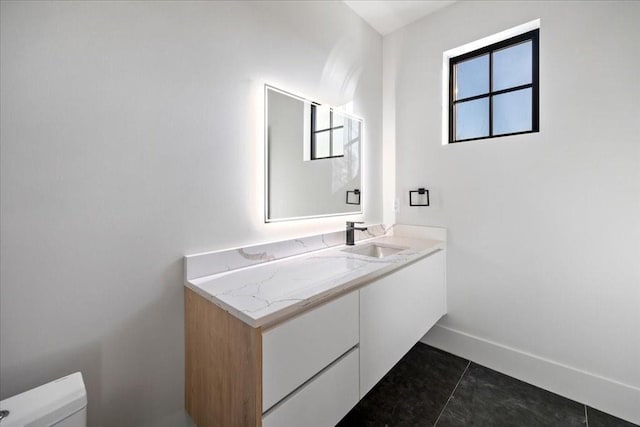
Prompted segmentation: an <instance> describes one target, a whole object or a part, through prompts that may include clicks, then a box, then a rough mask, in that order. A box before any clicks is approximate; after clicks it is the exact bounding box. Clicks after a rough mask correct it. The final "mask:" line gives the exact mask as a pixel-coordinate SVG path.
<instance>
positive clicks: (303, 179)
mask: <svg viewBox="0 0 640 427" xmlns="http://www.w3.org/2000/svg"><path fill="white" fill-rule="evenodd" d="M265 109H266V111H265V145H266V159H265V160H266V199H267V200H266V221H267V222H269V221H283V220H291V219H301V218H310V217H319V216H331V215H347V214H357V213H361V212H362V204H361V196H362V181H361V179H362V176H361V175H362V170H361V169H362V162H361V144H362V120H361V119H358V118H355V117H353V116H351V115H348V114H346V113H344V112H341V111H339V110H337V109H335V108H333V107H330V106H327V105H321V104H319V103H317V102H313V101H311V100H307V99H304V98H302V97H300V96H296V95H293V94H291V93H288V92H285V91H283V90H280V89H277V88H274V87H272V86H268V85H265Z"/></svg>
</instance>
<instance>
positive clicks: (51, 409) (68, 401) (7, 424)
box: [0, 372, 87, 427]
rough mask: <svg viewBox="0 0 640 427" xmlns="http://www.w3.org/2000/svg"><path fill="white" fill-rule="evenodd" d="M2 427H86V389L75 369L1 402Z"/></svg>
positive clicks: (0, 416) (0, 424)
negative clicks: (72, 372)
mask: <svg viewBox="0 0 640 427" xmlns="http://www.w3.org/2000/svg"><path fill="white" fill-rule="evenodd" d="M0 414H1V415H0V427H49V426H55V427H86V426H87V392H86V390H85V388H84V381H83V380H82V374H81V373H80V372H76V373H74V374H71V375H67V376H66V377H62V378H60V379H57V380H55V381H52V382H50V383H47V384H44V385H41V386H40V387H36V388H34V389H31V390H28V391H25V392H24V393H20V394H18V395H15V396H13V397H10V398H8V399H5V400H2V401H0Z"/></svg>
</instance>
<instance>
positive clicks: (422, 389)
mask: <svg viewBox="0 0 640 427" xmlns="http://www.w3.org/2000/svg"><path fill="white" fill-rule="evenodd" d="M360 426H363V427H378V426H380V427H387V426H388V427H395V426H399V427H400V426H438V427H447V426H479V427H484V426H491V427H494V426H495V427H503V426H504V427H508V426H518V427H520V426H527V427H528V426H532V427H537V426H540V427H547V426H550V427H555V426H563V427H564V426H567V427H571V426H586V427H633V426H636V425H635V424H632V423H629V422H627V421H624V420H621V419H620V418H616V417H613V416H611V415H609V414H606V413H604V412H601V411H598V410H596V409H593V408H591V407H589V406H585V405H583V404H581V403H578V402H575V401H573V400H570V399H567V398H565V397H562V396H559V395H557V394H554V393H551V392H549V391H546V390H543V389H541V388H538V387H535V386H533V385H531V384H527V383H525V382H522V381H520V380H517V379H515V378H512V377H510V376H508V375H504V374H501V373H499V372H496V371H493V370H491V369H489V368H485V367H484V366H481V365H478V364H476V363H473V362H470V361H468V360H465V359H462V358H460V357H457V356H454V355H452V354H449V353H446V352H444V351H441V350H438V349H436V348H433V347H430V346H428V345H425V344H422V343H418V344H416V345H415V346H414V347H413V348H412V349H411V350H410V351H409V352H408V353H407V354H406V355H405V356H404V357H403V358H402V360H400V362H398V363H397V364H396V366H394V367H393V369H392V370H391V371H390V372H389V373H388V374H387V375H386V376H385V377H384V378H383V379H382V380H381V381H380V382H379V383H378V384H377V385H376V386H375V387H374V388H373V389H372V390H371V391H370V392H369V393H368V394H367V395H366V396H365V397H364V399H362V400H361V401H360V402H359V403H358V405H357V406H356V407H355V408H353V409H352V410H351V412H349V413H348V414H347V415H346V416H345V417H344V418H343V419H342V420H341V421H340V423H338V427H360ZM636 427H638V426H636Z"/></svg>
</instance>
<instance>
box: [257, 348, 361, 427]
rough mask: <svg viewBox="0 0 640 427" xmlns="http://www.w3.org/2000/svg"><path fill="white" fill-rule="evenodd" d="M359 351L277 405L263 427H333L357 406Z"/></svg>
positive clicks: (354, 351)
mask: <svg viewBox="0 0 640 427" xmlns="http://www.w3.org/2000/svg"><path fill="white" fill-rule="evenodd" d="M358 360H359V353H358V348H354V349H353V350H352V351H350V352H349V353H348V354H347V355H345V356H344V357H342V358H341V359H340V360H339V361H337V362H336V363H335V364H334V365H332V366H330V367H329V368H328V369H327V370H326V371H324V372H322V373H321V374H320V375H318V376H317V377H316V378H314V379H313V380H311V381H310V382H309V383H308V384H305V386H304V387H302V388H300V389H299V390H297V391H296V392H295V393H293V394H292V395H291V396H289V397H288V398H287V399H285V400H284V401H282V402H280V403H279V404H278V405H276V406H275V407H274V408H273V409H272V410H271V411H269V413H267V414H266V415H265V416H264V417H263V418H262V426H263V427H299V426H305V427H327V426H334V425H336V424H337V423H338V421H340V420H341V419H342V417H344V416H345V415H346V414H347V413H348V412H349V411H350V410H351V408H353V407H354V406H355V405H356V403H358V398H359V392H358V387H359V386H358V383H359V379H358V370H359V368H358V365H359V364H358Z"/></svg>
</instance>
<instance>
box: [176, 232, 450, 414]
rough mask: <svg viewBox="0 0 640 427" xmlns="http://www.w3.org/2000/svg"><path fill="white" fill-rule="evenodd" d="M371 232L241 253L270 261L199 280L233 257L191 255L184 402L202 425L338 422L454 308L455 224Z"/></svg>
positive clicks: (220, 253)
mask: <svg viewBox="0 0 640 427" xmlns="http://www.w3.org/2000/svg"><path fill="white" fill-rule="evenodd" d="M343 234H344V233H343ZM409 236H411V237H409ZM363 237H364V239H363ZM366 237H368V236H366V235H364V234H363V235H362V236H361V239H360V242H359V243H358V244H356V245H355V246H349V247H346V246H344V245H341V244H337V245H330V244H328V243H327V240H328V239H322V242H323V243H324V244H325V245H326V246H328V247H326V248H325V249H320V250H312V251H310V252H306V253H305V252H303V253H301V254H298V255H295V256H292V257H287V258H283V259H278V256H277V255H269V252H268V250H267V249H268V248H265V247H264V245H263V246H262V247H260V249H259V251H260V252H252V249H251V248H244V249H238V250H235V253H236V254H237V253H241V254H242V255H243V257H244V258H243V259H247V255H248V254H251V253H254V254H255V253H259V254H261V255H262V260H261V261H260V263H258V264H254V265H249V266H245V267H242V268H237V269H233V270H231V271H227V272H215V273H214V274H205V275H203V276H200V277H191V278H190V277H189V276H190V275H194V274H200V273H202V272H207V271H206V267H205V266H206V264H207V263H213V264H215V263H216V260H219V259H221V258H224V259H226V260H227V265H226V267H227V268H232V267H233V266H231V267H230V266H229V262H228V261H229V260H230V259H231V258H233V255H232V254H229V253H225V252H226V251H220V252H216V253H208V254H199V255H194V256H191V257H187V258H186V266H187V268H186V271H187V278H186V280H185V346H186V353H185V357H186V360H185V362H186V363H185V364H186V380H185V401H186V403H185V405H186V410H187V412H188V413H189V414H190V415H191V417H192V419H193V421H194V422H195V423H196V425H198V426H199V427H205V426H228V425H233V426H260V425H263V426H274V427H276V426H277V427H286V426H301V425H304V426H309V427H311V426H332V425H335V424H336V423H337V422H338V421H339V420H340V419H341V418H342V417H343V416H344V415H346V414H347V412H349V410H351V409H352V408H353V407H354V406H355V405H356V404H357V402H358V401H359V400H360V399H361V398H362V397H363V396H364V395H365V394H366V393H367V392H368V391H369V390H370V389H371V388H372V387H373V386H374V385H375V384H376V383H377V382H378V381H379V380H380V379H381V378H382V377H383V376H384V375H385V374H386V373H387V372H388V371H389V370H390V369H391V368H392V367H393V366H394V365H395V364H396V363H397V362H398V361H399V360H400V359H401V358H402V356H403V355H404V354H405V353H406V352H407V351H408V350H409V349H410V348H411V347H412V346H413V345H414V344H415V343H416V342H418V341H419V340H420V338H421V337H422V336H423V335H424V334H425V333H426V332H427V331H428V330H429V329H430V328H431V327H432V326H433V325H434V324H435V323H436V322H437V321H438V319H439V318H440V317H441V316H442V315H444V314H445V312H446V278H445V265H446V242H445V241H446V234H445V232H444V230H442V229H434V228H428V227H413V226H395V227H394V230H393V233H386V234H385V235H383V236H380V237H374V238H368V239H366ZM303 243H304V242H303ZM307 243H308V242H307ZM293 244H295V243H293ZM274 245H279V246H278V248H279V249H280V250H282V248H283V242H279V243H277V244H274ZM285 246H286V245H285ZM302 246H307V249H309V246H313V245H306V244H303V245H302ZM275 247H276V246H274V248H275ZM238 251H240V252H238ZM203 257H204V258H203ZM225 257H226V258H225ZM248 258H251V257H250V256H249V257H248ZM238 259H239V258H238ZM254 259H260V257H255V256H254ZM268 259H272V260H271V261H267V260H268ZM203 268H204V270H203ZM218 269H220V266H219V267H218V268H213V269H212V270H211V271H216V270H218Z"/></svg>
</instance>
